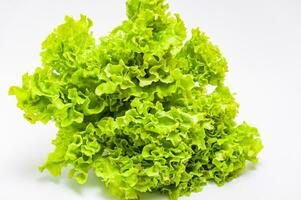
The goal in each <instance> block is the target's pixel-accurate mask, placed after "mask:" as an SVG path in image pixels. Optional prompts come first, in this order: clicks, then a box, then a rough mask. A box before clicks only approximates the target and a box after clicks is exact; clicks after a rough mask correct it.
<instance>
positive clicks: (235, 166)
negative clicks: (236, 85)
mask: <svg viewBox="0 0 301 200" xmlns="http://www.w3.org/2000/svg"><path fill="white" fill-rule="evenodd" d="M126 5H127V16H128V19H127V20H125V21H123V23H122V24H121V25H120V26H118V27H116V28H115V29H114V30H113V31H112V32H111V33H110V34H108V35H107V36H104V37H101V38H100V44H96V41H95V39H94V37H93V34H92V32H91V31H90V28H91V26H92V21H91V20H90V19H88V18H87V17H86V16H84V15H81V17H80V19H79V20H75V19H73V18H72V17H66V18H65V23H64V24H62V25H59V26H58V27H57V28H56V29H54V31H53V32H52V33H51V34H50V35H49V36H48V37H47V38H46V40H45V41H44V42H43V44H42V52H41V57H42V65H41V66H40V67H37V68H36V70H35V72H34V73H33V74H32V75H29V74H27V73H26V74H24V75H23V85H22V86H21V87H17V86H13V87H11V88H10V90H9V94H11V95H15V96H16V97H17V101H18V107H19V108H20V109H22V110H23V111H24V117H25V118H26V119H27V120H28V121H30V122H31V123H35V122H37V121H40V122H43V123H47V122H48V121H54V122H55V124H56V126H57V128H58V133H57V137H56V139H55V140H53V144H54V145H55V147H56V148H55V150H54V151H53V152H52V153H50V154H49V157H48V160H47V161H46V162H45V164H44V165H43V166H41V167H40V169H41V170H44V169H47V170H48V171H50V172H51V174H53V175H54V176H60V175H61V170H62V168H64V167H66V166H71V170H70V172H69V176H70V177H71V178H74V179H76V180H77V181H78V183H80V184H83V183H85V182H86V180H87V177H88V171H89V170H92V171H93V172H94V173H95V174H96V176H97V177H99V178H101V179H102V180H103V181H104V182H105V184H106V186H107V187H109V189H110V191H111V193H112V194H113V195H115V196H116V197H117V198H119V199H138V198H139V193H143V192H147V191H160V192H163V193H167V194H168V195H169V197H170V199H171V200H176V199H178V197H179V196H182V195H189V194H190V193H191V192H198V191H200V190H201V189H202V187H203V186H204V185H206V183H207V182H215V183H216V184H218V185H222V184H224V183H225V182H227V181H229V180H231V179H233V178H235V177H237V176H238V175H239V174H240V173H241V172H242V171H243V170H244V169H245V167H246V162H247V161H250V162H254V163H255V162H257V154H258V153H259V151H260V150H261V149H262V143H261V140H260V138H259V133H258V131H257V129H256V128H253V127H251V126H249V125H248V124H247V123H245V122H244V123H242V124H241V125H238V124H237V123H236V122H235V120H234V119H235V117H236V115H237V112H238V104H237V103H236V102H235V99H234V98H233V95H232V94H231V92H230V90H229V89H228V87H226V86H225V85H224V78H225V73H226V72H227V62H226V60H225V58H224V57H223V56H222V54H221V52H220V51H219V49H218V48H217V47H216V46H214V45H213V44H212V43H211V42H210V41H209V39H208V37H207V36H206V35H205V34H204V33H203V32H201V31H200V30H199V29H193V30H192V36H191V38H190V39H188V40H187V41H186V42H184V41H185V40H186V28H185V26H184V23H183V21H182V20H181V18H180V16H179V15H178V14H175V15H174V14H171V13H170V12H168V4H166V3H165V2H164V0H127V2H126ZM209 87H212V88H213V91H212V92H210V91H209V89H208V88H209Z"/></svg>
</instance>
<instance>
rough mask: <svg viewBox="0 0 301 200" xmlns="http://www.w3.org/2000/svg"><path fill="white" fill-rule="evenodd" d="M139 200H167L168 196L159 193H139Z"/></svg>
mask: <svg viewBox="0 0 301 200" xmlns="http://www.w3.org/2000/svg"><path fill="white" fill-rule="evenodd" d="M140 199H141V200H154V199H155V200H167V199H168V196H167V195H164V194H162V193H160V192H146V193H140Z"/></svg>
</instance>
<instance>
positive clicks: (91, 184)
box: [38, 169, 116, 200]
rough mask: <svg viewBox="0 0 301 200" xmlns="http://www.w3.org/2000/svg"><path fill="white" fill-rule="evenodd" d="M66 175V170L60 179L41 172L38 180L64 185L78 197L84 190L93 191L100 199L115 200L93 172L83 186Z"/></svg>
mask: <svg viewBox="0 0 301 200" xmlns="http://www.w3.org/2000/svg"><path fill="white" fill-rule="evenodd" d="M67 174H68V169H65V170H63V172H62V176H61V177H54V176H52V175H51V174H50V173H48V172H43V174H42V176H41V177H39V179H38V180H39V181H41V182H50V183H54V184H63V185H66V186H67V187H68V188H69V189H70V190H72V191H73V192H74V193H76V194H78V195H83V192H84V191H85V190H91V189H95V190H97V193H98V194H99V195H100V196H101V197H104V198H105V199H107V200H116V198H115V197H113V196H112V195H111V193H110V191H109V189H108V188H107V187H106V186H105V184H104V182H103V181H102V180H101V179H100V178H98V177H97V176H95V174H94V173H93V172H89V176H88V180H87V182H86V183H85V184H83V185H81V184H79V183H77V182H76V180H74V179H70V178H68V177H67Z"/></svg>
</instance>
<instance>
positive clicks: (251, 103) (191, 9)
mask: <svg viewBox="0 0 301 200" xmlns="http://www.w3.org/2000/svg"><path fill="white" fill-rule="evenodd" d="M168 2H170V3H171V10H172V12H178V13H180V14H181V17H182V18H183V20H184V22H185V23H186V25H187V27H188V28H191V27H195V26H199V27H200V28H201V29H202V30H203V31H205V32H206V33H207V34H208V35H209V36H210V37H211V39H212V41H213V42H214V43H215V44H217V45H218V46H219V47H220V49H221V51H222V52H223V54H224V56H225V57H226V58H227V59H228V62H229V73H228V75H227V81H226V82H227V84H228V85H229V86H230V88H231V90H232V91H233V92H236V93H237V95H236V98H237V100H238V102H239V103H240V105H241V107H240V114H239V117H238V121H242V120H245V121H247V122H248V123H250V124H251V125H254V126H257V127H258V128H259V130H260V132H261V136H262V140H263V143H264V146H265V148H264V150H263V151H262V152H261V153H260V163H259V164H258V165H257V167H256V169H255V170H248V171H246V172H245V173H244V174H243V175H242V176H241V177H239V178H237V179H235V180H233V181H232V182H230V183H228V184H226V185H225V186H224V187H217V186H215V185H213V184H209V185H208V186H206V187H205V188H204V190H203V192H201V193H194V194H192V195H191V196H190V197H183V198H181V200H184V199H186V200H188V199H191V200H199V199H204V200H220V199H231V200H241V199H244V200H269V199H273V200H284V199H287V200H300V199H301V161H300V159H301V145H300V143H301V132H300V125H301V106H300V103H301V94H300V92H301V1H299V0H249V1H246V0H245V1H243V0H227V1H225V0H219V1H218V0H185V1H184V0H182V1H180V0H177V1H176V0H169V1H168ZM80 13H84V14H86V15H88V16H89V17H90V18H91V19H92V20H93V21H94V28H93V30H94V33H95V35H96V36H97V37H98V36H100V35H103V34H106V33H108V32H109V31H110V30H111V29H112V28H113V27H115V26H117V25H119V24H120V23H121V21H122V20H124V19H125V1H124V0H110V1H109V0H81V1H80V0H36V1H35V0H27V1H22V0H19V1H16V0H7V1H5V0H0V125H1V129H0V134H1V135H0V136H1V137H0V199H1V200H18V199H30V200H38V199H41V198H42V199H45V200H48V199H49V200H53V199H64V200H78V199H85V200H89V199H90V200H92V199H93V200H94V199H99V200H104V199H106V200H110V199H113V198H112V197H111V196H110V194H109V193H108V190H107V189H105V188H104V185H103V184H101V183H99V181H98V180H97V179H95V178H93V177H92V178H90V179H89V181H88V183H87V184H86V185H84V186H78V185H77V183H75V181H73V180H69V179H67V178H66V177H62V178H52V177H51V176H50V175H49V174H48V173H47V172H44V173H42V174H41V173H40V172H39V171H38V170H37V167H38V166H39V165H41V164H42V163H43V162H44V161H45V160H46V158H47V154H48V153H49V152H50V151H51V150H52V149H53V147H52V146H51V143H50V141H51V139H53V138H54V137H55V132H56V129H55V127H54V126H53V125H52V124H49V125H42V124H36V125H31V124H29V123H28V122H27V121H25V119H23V117H22V112H21V111H20V110H18V109H17V108H16V105H15V104H16V100H15V98H14V97H9V96H7V91H8V87H9V86H11V85H19V84H20V83H21V76H22V74H23V73H25V72H33V70H34V68H35V67H36V66H39V65H40V57H39V51H40V44H41V42H42V41H43V40H44V38H45V37H46V36H47V35H48V34H49V33H50V32H51V31H52V29H53V28H54V27H55V26H57V25H58V24H60V23H62V22H63V19H64V16H65V15H66V14H68V15H72V16H75V17H76V18H78V16H79V15H80ZM99 184H101V187H99ZM143 197H144V198H142V200H151V199H155V200H157V199H166V197H164V196H153V195H146V196H143Z"/></svg>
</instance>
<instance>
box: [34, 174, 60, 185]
mask: <svg viewBox="0 0 301 200" xmlns="http://www.w3.org/2000/svg"><path fill="white" fill-rule="evenodd" d="M38 180H39V181H40V182H50V183H54V184H59V183H60V177H54V176H51V175H50V174H47V175H43V176H41V177H39V178H38Z"/></svg>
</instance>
